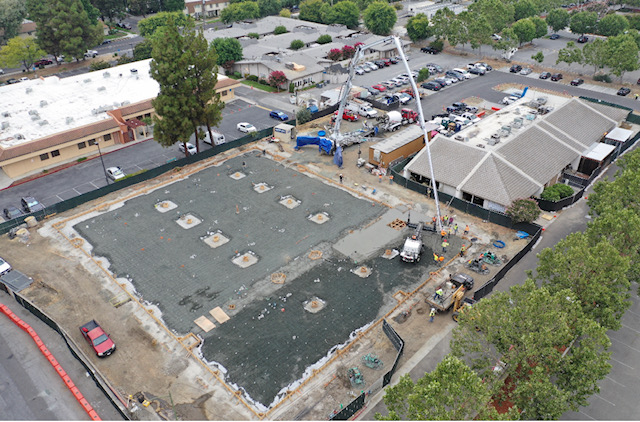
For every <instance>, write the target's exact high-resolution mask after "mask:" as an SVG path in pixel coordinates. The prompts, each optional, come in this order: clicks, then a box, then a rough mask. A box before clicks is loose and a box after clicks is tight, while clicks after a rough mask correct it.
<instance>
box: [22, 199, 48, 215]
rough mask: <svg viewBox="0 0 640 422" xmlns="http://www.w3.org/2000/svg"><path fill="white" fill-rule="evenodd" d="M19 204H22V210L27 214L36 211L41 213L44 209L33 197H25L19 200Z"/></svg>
mask: <svg viewBox="0 0 640 422" xmlns="http://www.w3.org/2000/svg"><path fill="white" fill-rule="evenodd" d="M20 203H21V204H22V209H23V210H24V212H26V213H27V214H28V213H32V212H36V211H42V210H43V209H44V205H42V204H41V203H40V202H38V200H37V199H36V198H34V197H33V196H25V197H24V198H22V199H20Z"/></svg>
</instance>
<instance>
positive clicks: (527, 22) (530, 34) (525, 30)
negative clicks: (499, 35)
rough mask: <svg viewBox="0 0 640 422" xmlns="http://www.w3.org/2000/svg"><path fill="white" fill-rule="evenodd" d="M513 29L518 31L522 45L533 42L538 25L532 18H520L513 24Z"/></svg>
mask: <svg viewBox="0 0 640 422" xmlns="http://www.w3.org/2000/svg"><path fill="white" fill-rule="evenodd" d="M511 29H513V32H515V33H516V36H517V37H518V41H519V42H520V45H522V44H524V43H528V42H531V41H533V40H534V38H535V37H536V25H535V24H534V23H533V22H531V19H520V20H519V21H517V22H515V23H514V24H513V25H511Z"/></svg>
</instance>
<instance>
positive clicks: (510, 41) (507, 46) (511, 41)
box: [493, 28, 519, 51]
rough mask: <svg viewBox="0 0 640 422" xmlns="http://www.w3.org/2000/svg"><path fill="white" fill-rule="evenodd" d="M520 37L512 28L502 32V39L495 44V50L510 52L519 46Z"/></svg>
mask: <svg viewBox="0 0 640 422" xmlns="http://www.w3.org/2000/svg"><path fill="white" fill-rule="evenodd" d="M518 43H519V41H518V36H517V35H516V33H515V31H514V30H513V29H512V28H506V29H505V30H504V31H502V39H501V40H499V41H496V42H495V43H493V48H494V49H495V50H501V51H509V50H511V49H512V48H514V47H516V46H517V45H518Z"/></svg>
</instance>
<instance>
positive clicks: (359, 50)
mask: <svg viewBox="0 0 640 422" xmlns="http://www.w3.org/2000/svg"><path fill="white" fill-rule="evenodd" d="M389 43H394V44H395V45H396V49H397V50H398V53H399V56H400V58H401V59H402V64H403V66H404V68H405V69H406V71H407V74H408V75H409V81H410V82H411V88H412V89H413V92H414V98H415V99H416V107H417V108H418V115H419V116H420V118H419V119H418V123H419V124H420V128H421V129H422V132H423V134H424V140H425V148H426V149H427V159H428V161H429V168H430V170H431V187H432V189H433V198H434V200H435V203H436V216H437V219H438V228H439V231H440V232H442V220H441V217H440V201H439V199H438V190H437V189H436V179H435V175H434V173H433V163H432V161H431V150H430V149H429V138H428V135H427V128H426V126H425V123H424V122H425V119H424V113H423V112H422V104H421V102H420V93H419V92H418V85H417V84H416V81H415V80H414V78H413V75H412V74H411V69H410V68H409V63H408V62H407V57H406V56H405V54H404V50H403V48H402V43H401V42H400V39H399V38H398V37H396V36H393V35H392V36H388V37H384V38H382V39H380V40H377V41H374V42H372V43H369V44H360V45H358V46H357V47H356V51H355V53H354V55H353V58H352V59H351V62H350V63H349V77H348V78H347V81H346V82H345V83H344V84H343V85H342V88H341V90H340V97H339V98H340V106H339V107H338V116H337V117H336V122H335V125H334V127H333V131H332V132H331V138H332V140H333V141H334V142H335V144H336V146H338V145H339V143H340V140H341V139H342V135H341V134H340V124H341V123H342V114H343V113H344V108H345V105H346V103H347V98H348V97H349V93H350V92H351V88H352V87H353V77H354V76H355V73H356V66H357V65H358V62H359V61H360V60H362V58H363V57H364V52H365V51H366V50H367V49H369V48H372V47H375V46H377V45H380V44H389Z"/></svg>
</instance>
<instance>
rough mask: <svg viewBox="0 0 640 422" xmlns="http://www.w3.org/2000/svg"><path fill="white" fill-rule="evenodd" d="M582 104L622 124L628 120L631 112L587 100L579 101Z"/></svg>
mask: <svg viewBox="0 0 640 422" xmlns="http://www.w3.org/2000/svg"><path fill="white" fill-rule="evenodd" d="M579 101H580V102H581V103H583V104H584V105H586V106H587V107H591V108H593V109H595V110H598V111H599V112H600V113H602V114H604V115H605V116H607V117H610V118H612V119H613V120H615V121H616V122H621V121H623V120H625V119H626V118H627V115H628V114H629V110H625V109H622V108H617V107H610V106H608V105H604V104H598V103H594V102H592V101H587V100H579Z"/></svg>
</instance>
